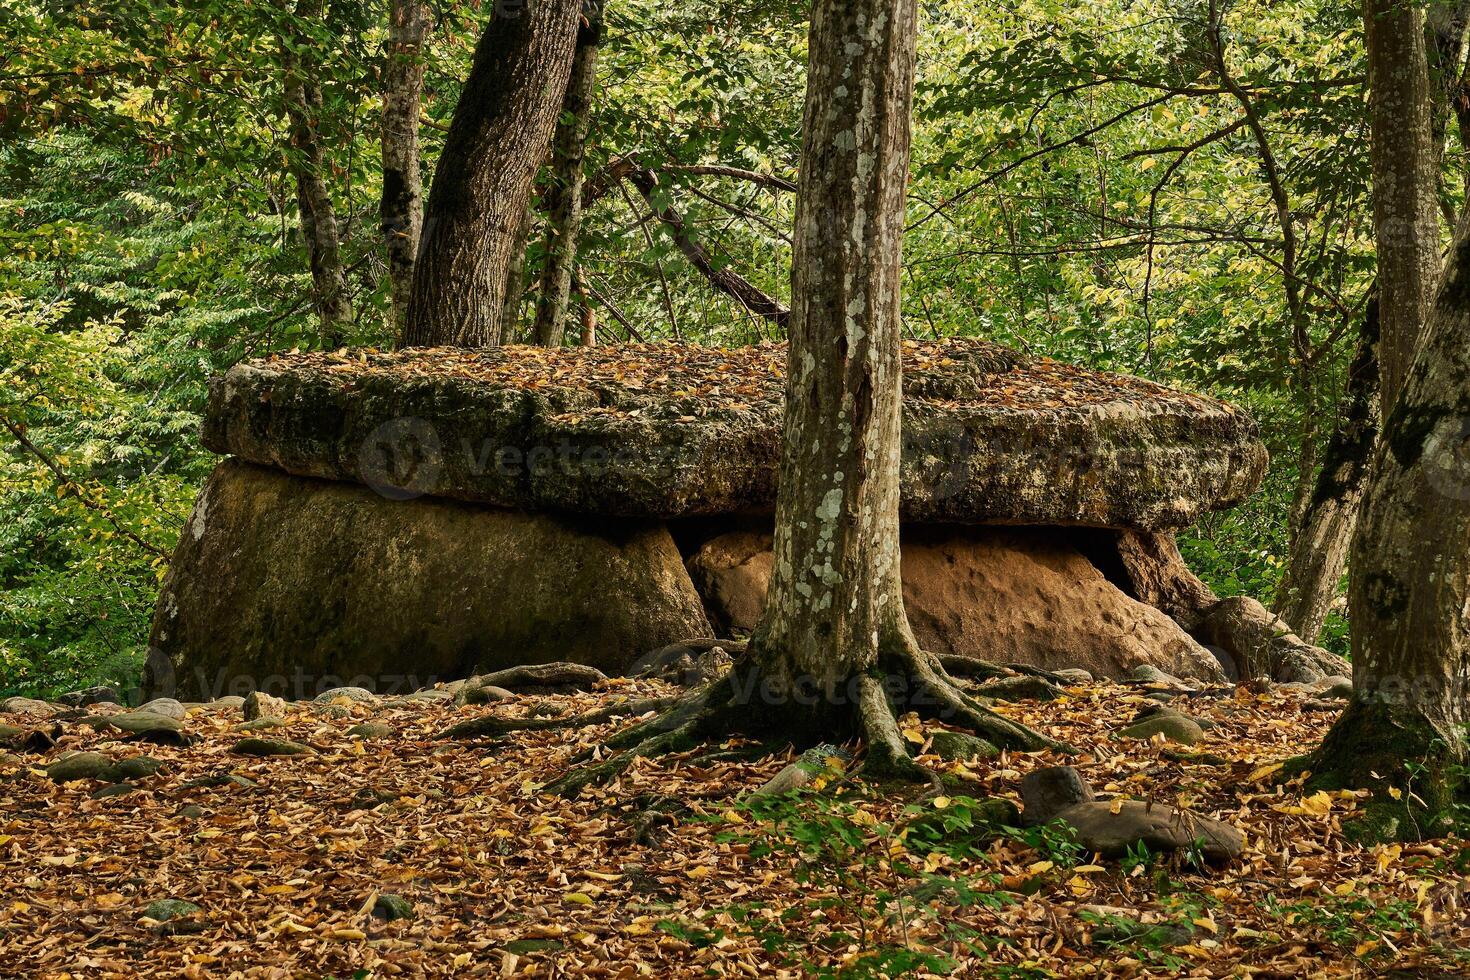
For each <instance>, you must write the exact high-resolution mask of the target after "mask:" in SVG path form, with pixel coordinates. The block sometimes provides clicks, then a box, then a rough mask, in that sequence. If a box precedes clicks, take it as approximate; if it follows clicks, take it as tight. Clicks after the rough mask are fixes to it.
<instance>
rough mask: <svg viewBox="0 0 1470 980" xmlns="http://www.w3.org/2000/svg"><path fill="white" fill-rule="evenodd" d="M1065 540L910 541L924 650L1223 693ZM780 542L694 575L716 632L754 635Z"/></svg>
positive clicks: (1033, 534)
mask: <svg viewBox="0 0 1470 980" xmlns="http://www.w3.org/2000/svg"><path fill="white" fill-rule="evenodd" d="M1070 535H1071V532H1069V531H1068V530H1067V529H1063V528H1003V527H969V528H962V527H933V528H921V527H914V526H909V527H906V528H905V529H904V541H903V593H904V605H905V607H906V608H907V610H908V614H909V622H910V624H911V625H912V626H913V628H914V633H915V635H916V636H917V637H918V639H919V642H920V643H921V644H922V645H923V646H924V647H925V649H927V650H930V651H933V652H934V653H938V654H959V655H962V656H968V657H978V658H980V659H983V660H989V661H993V662H997V663H1020V664H1030V665H1032V666H1036V667H1041V668H1045V669H1047V670H1057V669H1061V668H1066V667H1081V668H1082V669H1084V670H1086V671H1088V672H1090V673H1091V674H1092V675H1093V676H1094V677H1111V678H1118V679H1121V678H1123V677H1125V676H1126V675H1127V674H1128V672H1129V671H1130V670H1132V669H1133V668H1135V667H1137V666H1139V665H1140V664H1148V665H1150V666H1153V667H1157V668H1158V669H1160V670H1163V671H1165V672H1166V673H1169V674H1173V675H1175V676H1177V677H1184V678H1193V679H1197V680H1207V681H1219V680H1222V679H1223V675H1222V673H1221V669H1220V665H1219V662H1218V661H1217V660H1216V659H1215V657H1214V656H1213V655H1211V654H1210V652H1209V651H1208V650H1206V649H1204V648H1203V647H1202V646H1200V645H1199V644H1198V643H1197V642H1195V641H1194V640H1193V639H1192V638H1191V637H1190V636H1189V635H1188V634H1187V633H1185V632H1184V630H1183V629H1181V628H1180V627H1179V625H1178V624H1177V623H1175V622H1174V621H1173V620H1172V619H1170V618H1169V617H1168V616H1166V615H1165V614H1164V613H1162V612H1160V611H1159V610H1157V609H1155V608H1153V607H1152V606H1147V605H1144V604H1143V603H1141V602H1138V601H1136V600H1134V599H1131V598H1129V597H1128V596H1127V595H1126V594H1125V593H1124V592H1123V591H1122V590H1120V589H1119V588H1118V587H1117V586H1115V585H1113V584H1112V583H1111V582H1109V581H1108V579H1107V578H1106V577H1105V576H1104V575H1103V573H1102V572H1101V571H1099V570H1098V569H1097V568H1096V567H1095V566H1094V565H1093V564H1092V563H1091V562H1090V561H1089V560H1088V559H1087V557H1086V556H1085V555H1084V554H1083V553H1082V552H1081V551H1080V550H1079V549H1078V547H1077V546H1076V545H1075V544H1074V543H1073V539H1072V538H1071V536H1070ZM770 547H771V537H770V535H769V534H760V533H756V532H749V531H737V532H732V533H729V534H724V535H720V536H718V537H716V538H713V539H711V540H710V541H708V542H706V543H705V544H704V545H703V546H702V547H700V549H699V550H698V551H697V552H696V553H695V554H694V555H693V556H692V557H691V558H690V559H689V561H688V567H689V571H690V575H691V577H692V578H693V579H694V582H695V585H696V587H697V588H698V589H699V591H700V594H701V595H702V596H703V597H704V600H705V606H706V610H707V612H708V613H709V616H710V619H711V621H712V622H713V623H715V624H716V628H717V629H724V630H727V631H731V632H742V631H747V630H749V629H751V628H753V627H754V625H755V623H756V621H757V619H758V618H759V615H760V611H761V608H762V606H763V605H764V602H765V593H766V586H767V584H768V583H769V581H770V569H771V562H772V556H771V552H770Z"/></svg>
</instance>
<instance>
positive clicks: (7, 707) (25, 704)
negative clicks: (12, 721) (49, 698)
mask: <svg viewBox="0 0 1470 980" xmlns="http://www.w3.org/2000/svg"><path fill="white" fill-rule="evenodd" d="M0 714H11V715H39V716H40V717H42V718H50V717H51V716H52V715H54V714H56V707H55V706H54V705H50V704H47V703H46V702H45V701H37V700H36V699H35V698H6V699H5V700H4V701H0Z"/></svg>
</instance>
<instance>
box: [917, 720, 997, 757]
mask: <svg viewBox="0 0 1470 980" xmlns="http://www.w3.org/2000/svg"><path fill="white" fill-rule="evenodd" d="M929 751H930V752H933V753H934V754H935V755H937V756H939V757H940V758H941V759H944V760H945V761H947V762H959V761H964V760H967V759H976V758H979V759H989V758H992V757H993V756H997V755H1000V749H998V748H996V747H995V746H994V745H992V744H991V743H990V742H987V741H986V740H985V739H983V738H979V737H978V736H975V735H971V734H969V733H967V732H952V731H950V730H949V729H947V728H941V729H938V730H936V731H935V732H933V733H932V734H931V735H930V736H929Z"/></svg>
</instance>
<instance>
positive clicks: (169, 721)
mask: <svg viewBox="0 0 1470 980" xmlns="http://www.w3.org/2000/svg"><path fill="white" fill-rule="evenodd" d="M101 721H102V722H103V723H104V725H105V726H106V727H111V728H117V729H121V730H122V731H125V732H127V733H128V734H130V735H132V736H133V737H134V738H136V739H138V740H139V741H142V742H153V743H155V744H158V745H187V744H189V739H188V737H187V736H185V735H184V726H183V724H182V723H181V722H180V721H179V720H178V719H177V718H170V717H168V716H167V715H156V714H154V713H153V712H151V711H125V712H123V713H122V714H116V715H109V716H107V717H106V718H103V719H101Z"/></svg>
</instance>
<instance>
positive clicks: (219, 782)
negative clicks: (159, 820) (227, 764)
mask: <svg viewBox="0 0 1470 980" xmlns="http://www.w3.org/2000/svg"><path fill="white" fill-rule="evenodd" d="M258 785H260V784H259V783H257V782H256V781H255V780H253V779H247V778H246V777H244V776H241V775H239V774H238V773H233V772H215V773H210V774H209V775H208V776H201V777H199V778H198V779H191V780H189V781H188V782H186V783H184V784H183V785H182V786H181V787H180V788H181V789H198V788H199V787H201V786H202V787H207V788H210V789H214V788H216V787H220V786H237V787H239V788H240V789H254V788H255V787H256V786H258Z"/></svg>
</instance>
